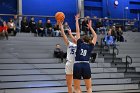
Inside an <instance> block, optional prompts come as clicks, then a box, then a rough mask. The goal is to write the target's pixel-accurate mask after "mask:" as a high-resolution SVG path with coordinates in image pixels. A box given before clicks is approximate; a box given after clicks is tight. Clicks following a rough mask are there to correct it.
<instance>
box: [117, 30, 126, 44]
mask: <svg viewBox="0 0 140 93" xmlns="http://www.w3.org/2000/svg"><path fill="white" fill-rule="evenodd" d="M118 41H119V42H124V38H123V31H122V29H121V27H119V29H118V30H117V42H118Z"/></svg>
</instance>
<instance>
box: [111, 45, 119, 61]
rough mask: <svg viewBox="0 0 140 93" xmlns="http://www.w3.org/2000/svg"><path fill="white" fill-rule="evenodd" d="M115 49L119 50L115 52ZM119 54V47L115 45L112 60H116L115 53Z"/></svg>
mask: <svg viewBox="0 0 140 93" xmlns="http://www.w3.org/2000/svg"><path fill="white" fill-rule="evenodd" d="M115 50H117V52H116V53H115ZM118 54H119V49H118V48H116V47H115V46H113V54H112V62H114V60H115V55H118Z"/></svg>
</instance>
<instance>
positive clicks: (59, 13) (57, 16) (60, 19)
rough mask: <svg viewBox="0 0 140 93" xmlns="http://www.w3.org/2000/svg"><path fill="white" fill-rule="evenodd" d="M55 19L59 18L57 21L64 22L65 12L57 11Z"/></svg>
mask: <svg viewBox="0 0 140 93" xmlns="http://www.w3.org/2000/svg"><path fill="white" fill-rule="evenodd" d="M55 19H56V20H57V22H62V21H64V19H65V14H64V13H63V12H57V13H56V14H55Z"/></svg>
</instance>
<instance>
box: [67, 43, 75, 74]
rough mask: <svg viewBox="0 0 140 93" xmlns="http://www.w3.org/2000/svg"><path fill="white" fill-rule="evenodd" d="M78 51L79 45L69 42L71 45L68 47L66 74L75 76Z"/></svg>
mask: <svg viewBox="0 0 140 93" xmlns="http://www.w3.org/2000/svg"><path fill="white" fill-rule="evenodd" d="M76 49H77V45H76V44H74V43H72V42H70V41H69V45H68V46H67V62H66V65H65V72H66V74H73V64H74V61H75V52H76Z"/></svg>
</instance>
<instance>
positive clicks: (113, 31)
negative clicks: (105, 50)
mask: <svg viewBox="0 0 140 93" xmlns="http://www.w3.org/2000/svg"><path fill="white" fill-rule="evenodd" d="M111 36H113V40H114V42H115V41H116V38H117V31H116V27H115V26H112V30H111Z"/></svg>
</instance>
